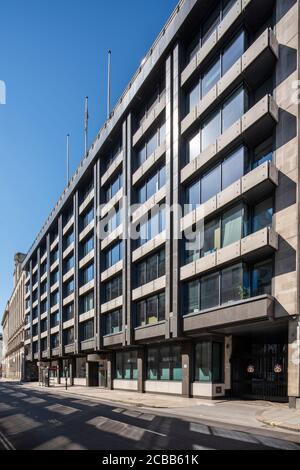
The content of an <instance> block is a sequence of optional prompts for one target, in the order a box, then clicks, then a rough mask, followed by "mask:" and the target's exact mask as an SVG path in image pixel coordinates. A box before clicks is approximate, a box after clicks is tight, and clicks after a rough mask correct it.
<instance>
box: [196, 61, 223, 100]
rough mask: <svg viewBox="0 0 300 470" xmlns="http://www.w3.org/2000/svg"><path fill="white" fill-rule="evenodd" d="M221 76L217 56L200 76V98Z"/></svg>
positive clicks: (219, 62)
mask: <svg viewBox="0 0 300 470" xmlns="http://www.w3.org/2000/svg"><path fill="white" fill-rule="evenodd" d="M220 78H221V60H220V58H218V59H217V60H216V61H215V62H214V63H213V64H212V65H210V67H209V68H208V69H207V70H206V71H205V72H204V74H203V76H202V90H201V94H202V98H203V97H204V96H205V95H206V94H207V93H208V92H209V91H210V90H211V89H212V88H213V87H214V86H215V84H216V83H217V82H218V81H219V80H220Z"/></svg>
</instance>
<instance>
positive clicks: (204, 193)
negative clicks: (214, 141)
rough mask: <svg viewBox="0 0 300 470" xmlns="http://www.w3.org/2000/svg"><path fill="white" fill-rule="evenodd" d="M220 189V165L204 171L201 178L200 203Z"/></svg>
mask: <svg viewBox="0 0 300 470" xmlns="http://www.w3.org/2000/svg"><path fill="white" fill-rule="evenodd" d="M220 191H221V166H220V165H218V166H217V167H216V168H214V169H213V170H210V171H209V172H208V173H206V174H205V175H204V176H203V177H202V179H201V204H204V203H205V202H206V201H208V200H209V199H211V198H212V197H213V196H215V195H216V194H218V193H219V192H220Z"/></svg>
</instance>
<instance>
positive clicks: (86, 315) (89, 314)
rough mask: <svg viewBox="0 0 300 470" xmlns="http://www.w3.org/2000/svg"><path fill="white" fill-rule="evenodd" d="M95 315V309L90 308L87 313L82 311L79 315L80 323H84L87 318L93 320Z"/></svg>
mask: <svg viewBox="0 0 300 470" xmlns="http://www.w3.org/2000/svg"><path fill="white" fill-rule="evenodd" d="M94 317H95V310H94V309H92V310H89V311H88V312H85V313H81V314H80V315H79V323H83V322H85V321H87V320H91V319H92V318H94Z"/></svg>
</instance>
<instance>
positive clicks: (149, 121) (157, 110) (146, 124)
mask: <svg viewBox="0 0 300 470" xmlns="http://www.w3.org/2000/svg"><path fill="white" fill-rule="evenodd" d="M165 108H166V94H165V93H163V94H162V95H161V96H160V99H159V102H158V103H157V105H156V106H154V108H153V109H152V111H151V112H150V113H149V114H148V116H147V117H146V119H145V120H144V121H143V123H142V124H141V125H140V127H139V129H138V130H137V131H136V133H135V134H134V136H133V138H132V145H133V147H135V146H136V145H137V144H138V143H139V141H140V140H141V139H142V138H143V136H144V135H145V134H146V132H148V131H149V129H151V127H152V126H153V124H154V123H155V121H156V120H157V119H158V118H159V116H160V115H161V114H162V112H163V111H164V110H165Z"/></svg>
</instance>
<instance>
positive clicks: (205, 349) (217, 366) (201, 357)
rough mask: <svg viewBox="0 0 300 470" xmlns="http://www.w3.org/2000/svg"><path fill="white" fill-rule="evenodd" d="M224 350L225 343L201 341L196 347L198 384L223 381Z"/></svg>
mask: <svg viewBox="0 0 300 470" xmlns="http://www.w3.org/2000/svg"><path fill="white" fill-rule="evenodd" d="M223 349H224V345H223V343H222V342H218V341H211V340H207V341H201V342H200V343H197V344H196V345H195V381H196V382H213V383H220V382H222V381H223V356H224V355H223Z"/></svg>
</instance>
